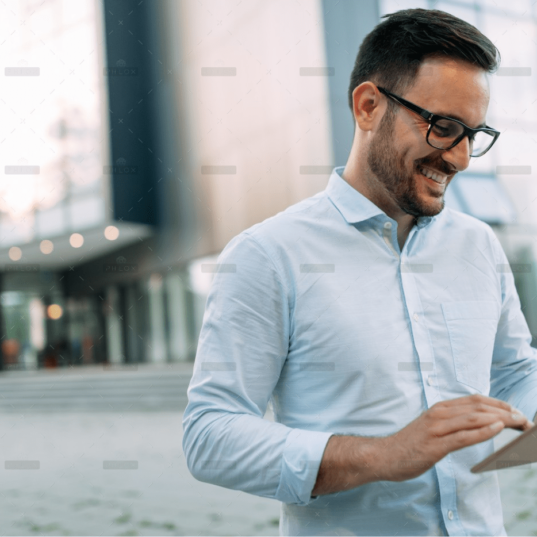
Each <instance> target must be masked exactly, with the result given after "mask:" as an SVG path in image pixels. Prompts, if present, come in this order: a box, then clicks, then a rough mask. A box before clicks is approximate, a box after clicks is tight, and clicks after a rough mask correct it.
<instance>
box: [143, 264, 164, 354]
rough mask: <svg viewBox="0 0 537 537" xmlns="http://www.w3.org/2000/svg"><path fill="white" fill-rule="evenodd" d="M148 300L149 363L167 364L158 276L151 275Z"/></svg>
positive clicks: (162, 305)
mask: <svg viewBox="0 0 537 537" xmlns="http://www.w3.org/2000/svg"><path fill="white" fill-rule="evenodd" d="M147 296H148V299H149V327H150V343H149V349H148V350H149V361H151V362H167V361H168V360H167V358H168V356H167V354H168V352H167V351H168V349H167V345H166V327H165V325H164V323H165V322H166V319H165V316H164V286H163V285H162V276H161V275H160V274H156V273H155V274H151V277H150V278H149V282H148V286H147Z"/></svg>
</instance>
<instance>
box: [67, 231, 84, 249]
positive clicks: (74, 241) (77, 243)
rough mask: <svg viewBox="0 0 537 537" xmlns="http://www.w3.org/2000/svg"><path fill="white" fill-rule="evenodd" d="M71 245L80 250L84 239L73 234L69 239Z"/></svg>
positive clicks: (79, 235) (78, 234)
mask: <svg viewBox="0 0 537 537" xmlns="http://www.w3.org/2000/svg"><path fill="white" fill-rule="evenodd" d="M69 244H70V245H71V246H72V247H73V248H80V247H81V246H82V245H83V244H84V237H83V236H82V235H81V234H80V233H73V234H72V235H71V236H70V237H69Z"/></svg>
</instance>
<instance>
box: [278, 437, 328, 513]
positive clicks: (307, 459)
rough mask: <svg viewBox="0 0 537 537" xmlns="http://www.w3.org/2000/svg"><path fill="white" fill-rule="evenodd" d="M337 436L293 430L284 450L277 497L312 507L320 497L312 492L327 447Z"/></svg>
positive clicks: (287, 501) (284, 501)
mask: <svg viewBox="0 0 537 537" xmlns="http://www.w3.org/2000/svg"><path fill="white" fill-rule="evenodd" d="M334 434H335V433H325V432H318V431H307V430H304V429H292V430H291V432H290V433H289V435H288V436H287V439H286V442H285V447H284V451H283V458H282V459H283V460H282V471H281V476H280V484H279V486H278V490H277V491H276V498H277V499H278V500H280V501H281V502H283V503H292V504H297V505H308V504H309V503H311V502H313V501H315V500H316V499H317V498H318V496H312V495H311V491H312V490H313V487H314V486H315V482H316V481H317V474H318V473H319V467H320V466H321V461H322V459H323V455H324V450H325V449H326V444H327V443H328V440H329V438H330V437H331V436H333V435H334Z"/></svg>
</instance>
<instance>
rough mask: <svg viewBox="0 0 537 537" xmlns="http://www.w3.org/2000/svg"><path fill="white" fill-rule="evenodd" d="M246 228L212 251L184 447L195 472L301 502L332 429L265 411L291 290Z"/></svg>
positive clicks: (285, 339)
mask: <svg viewBox="0 0 537 537" xmlns="http://www.w3.org/2000/svg"><path fill="white" fill-rule="evenodd" d="M282 282H283V280H282V278H281V277H279V274H278V272H277V270H276V265H275V264H274V263H273V262H272V261H271V259H270V258H269V257H268V256H267V254H266V253H265V251H264V249H263V248H262V247H261V246H260V245H259V243H258V242H257V241H256V239H254V238H253V237H252V236H250V235H248V234H247V233H246V232H243V233H241V234H240V235H237V236H236V237H235V238H234V239H232V240H231V241H230V242H229V243H228V245H227V246H226V247H225V249H224V250H223V251H222V253H221V254H220V256H219V257H218V260H217V268H216V270H215V275H214V279H213V282H212V285H211V289H210V292H209V295H208V297H207V303H206V307H205V314H204V317H203V322H202V328H201V331H200V336H199V341H198V348H197V353H196V359H195V364H194V371H193V376H192V379H191V381H190V385H189V388H188V392H187V393H188V404H187V407H186V409H185V412H184V415H183V451H184V454H185V458H186V462H187V466H188V469H189V471H190V472H191V473H192V475H193V476H194V477H195V478H196V479H198V480H199V481H203V482H206V483H212V484H214V485H219V486H221V487H226V488H230V489H235V490H241V491H244V492H248V493H251V494H255V495H257V496H262V497H266V498H271V499H275V500H279V501H281V502H284V503H290V504H297V505H307V504H309V503H311V502H313V501H315V497H311V491H312V489H313V487H314V486H315V482H316V479H317V473H318V470H319V466H320V463H321V460H322V457H323V453H324V450H325V448H326V444H327V442H328V439H329V438H330V436H332V434H333V433H330V432H319V431H309V430H304V429H297V428H290V427H287V426H285V425H283V424H281V423H277V422H271V421H269V420H265V419H264V418H263V416H264V415H265V412H266V409H267V404H268V401H269V399H270V398H271V395H272V392H273V390H274V387H275V385H276V383H277V381H278V379H279V376H280V371H281V368H282V367H283V365H284V363H285V360H286V358H287V353H288V347H289V331H290V330H289V326H290V317H289V316H290V293H289V292H288V289H287V288H286V287H285V285H284V284H283V283H282Z"/></svg>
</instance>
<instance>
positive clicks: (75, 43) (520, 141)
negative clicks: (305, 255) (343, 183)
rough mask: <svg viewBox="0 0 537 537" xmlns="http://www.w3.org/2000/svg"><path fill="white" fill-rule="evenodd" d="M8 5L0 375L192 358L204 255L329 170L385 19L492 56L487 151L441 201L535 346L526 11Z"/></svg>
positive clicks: (318, 3)
mask: <svg viewBox="0 0 537 537" xmlns="http://www.w3.org/2000/svg"><path fill="white" fill-rule="evenodd" d="M12 5H13V6H14V9H13V10H11V11H8V10H4V11H5V16H4V17H2V18H0V31H1V33H2V36H1V40H2V41H3V44H2V47H1V48H0V50H1V54H2V55H3V63H4V66H5V69H4V76H5V78H4V85H3V95H2V100H1V101H0V102H1V106H2V107H3V114H2V115H3V119H4V121H2V122H1V123H0V141H1V143H2V148H3V151H1V152H0V158H2V159H3V161H4V162H3V170H4V173H3V175H2V177H1V180H0V323H1V327H2V333H3V334H4V337H3V338H2V344H1V345H0V351H1V354H2V363H3V365H4V367H26V368H33V367H55V366H65V365H75V364H91V363H118V364H119V363H138V362H149V361H152V362H167V361H184V360H192V359H193V358H194V356H195V351H196V343H197V338H198V334H199V330H200V328H201V322H202V317H203V313H204V307H205V300H206V296H207V293H208V289H209V286H210V283H211V281H212V277H213V274H214V266H213V264H214V262H215V260H216V257H217V256H218V254H219V252H220V251H221V250H222V249H223V247H224V246H225V245H226V244H227V242H229V240H231V238H233V237H234V236H235V235H237V234H238V233H240V232H241V231H242V230H244V229H246V228H247V227H250V226H251V225H253V224H255V223H257V222H260V221H262V220H264V219H265V218H267V217H269V216H272V215H274V214H276V213H277V212H279V211H282V210H284V209H285V208H286V207H288V206H289V205H292V204H293V203H296V202H298V201H300V200H301V199H304V198H306V197H308V196H312V195H314V194H315V193H317V192H319V191H320V190H322V189H324V188H325V186H326V184H327V181H328V177H329V174H330V172H331V170H332V168H333V167H334V166H335V165H342V164H344V163H345V162H346V159H347V155H348V152H349V150H350V147H351V143H352V136H353V119H352V115H351V113H350V111H349V109H348V106H347V96H346V93H347V88H348V83H349V77H350V73H351V70H352V66H353V63H354V60H355V57H356V54H357V51H358V47H359V45H360V43H361V41H362V39H363V38H364V36H365V35H366V34H367V33H368V32H369V31H370V30H371V29H372V28H373V27H374V26H375V25H376V24H377V23H378V22H379V20H380V19H379V17H380V15H382V14H384V13H391V12H393V11H397V10H399V9H403V8H405V7H429V8H433V7H436V8H438V9H443V10H445V11H449V12H451V13H454V14H455V15H457V16H459V17H461V18H463V19H465V20H468V21H469V22H471V23H472V24H474V25H475V26H477V27H478V28H480V29H481V30H482V31H483V32H484V33H485V34H486V35H487V36H489V38H491V40H492V41H494V42H495V44H496V45H497V46H498V48H499V49H500V51H501V54H502V69H503V71H500V72H499V73H498V74H497V75H494V76H493V77H492V84H491V92H492V99H491V103H490V108H489V115H488V118H487V121H488V123H489V124H490V125H493V126H494V127H495V128H497V129H499V130H501V131H502V136H501V138H500V140H499V142H498V143H497V144H496V146H495V147H494V150H493V151H491V152H490V153H489V154H487V155H486V156H484V157H482V158H480V159H475V160H474V161H473V162H472V163H471V165H470V168H469V169H468V171H467V172H465V173H464V174H460V177H457V179H456V180H455V181H454V182H453V184H452V185H451V186H450V189H448V192H449V198H448V204H450V205H451V206H454V207H457V208H459V209H460V210H462V211H464V212H468V213H470V214H473V215H474V216H477V217H478V218H481V219H483V220H484V221H486V222H488V223H490V224H491V225H493V227H494V229H495V230H496V232H497V233H498V236H499V237H500V239H501V241H502V243H503V244H504V247H505V248H506V251H507V253H508V256H509V257H510V259H511V260H512V261H513V265H512V266H513V267H516V269H514V271H515V272H516V274H515V278H516V281H517V285H518V287H519V291H520V293H521V299H522V302H523V306H524V312H525V314H526V317H527V319H528V322H529V324H530V327H531V329H532V333H534V334H536V335H537V310H536V307H535V300H534V297H535V296H536V295H537V279H536V274H535V255H536V251H535V246H534V245H535V239H536V238H537V234H536V232H537V221H536V216H535V211H533V210H532V207H533V205H532V203H533V200H535V199H537V188H536V187H535V182H534V181H533V175H532V173H531V170H532V158H533V154H534V152H533V151H532V148H533V144H535V143H536V140H535V138H537V123H536V121H537V115H536V109H535V105H534V101H535V99H534V98H533V95H535V87H534V86H535V79H534V75H532V72H533V73H534V72H535V63H536V59H535V53H536V51H535V33H536V29H537V25H536V15H537V8H536V7H534V6H531V2H530V0H528V1H527V2H523V1H522V0H519V1H517V2H514V1H512V2H510V4H509V6H502V9H501V10H500V9H499V8H498V7H496V6H495V3H494V2H489V1H487V0H479V1H478V0H476V1H475V2H474V1H466V2H461V1H458V2H455V1H453V2H426V1H422V2H418V1H413V2H405V1H403V0H397V1H395V0H393V1H392V0H361V1H360V2H356V1H355V0H340V2H337V3H334V2H331V0H304V1H301V2H296V3H289V2H283V1H271V2H263V1H261V0H252V1H250V2H242V3H236V2H232V1H228V0H221V1H218V2H204V3H200V2H195V1H190V0H184V1H183V0H182V1H181V2H177V1H175V0H152V1H151V2H142V3H139V4H133V3H132V2H129V1H128V0H77V2H73V1H72V0H48V1H47V2H44V3H43V2H40V1H37V0H18V1H16V2H13V3H12ZM508 18H511V19H512V21H513V25H512V27H513V30H512V31H507V32H506V30H505V28H506V22H505V21H506V20H507V19H508ZM23 23H24V24H23ZM515 23H516V24H515ZM521 29H522V30H523V31H521ZM513 95H516V96H517V97H516V99H513V98H512V96H513Z"/></svg>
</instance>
